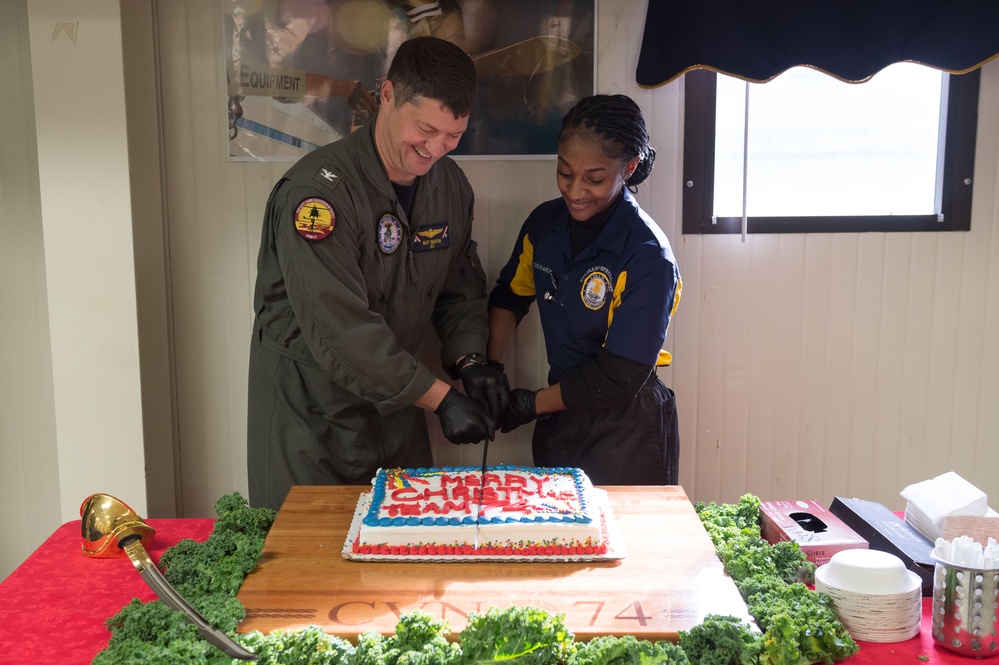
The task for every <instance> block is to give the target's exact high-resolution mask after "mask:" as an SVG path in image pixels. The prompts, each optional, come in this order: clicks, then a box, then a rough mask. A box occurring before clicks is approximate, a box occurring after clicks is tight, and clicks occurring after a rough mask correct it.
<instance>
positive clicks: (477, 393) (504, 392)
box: [458, 353, 510, 420]
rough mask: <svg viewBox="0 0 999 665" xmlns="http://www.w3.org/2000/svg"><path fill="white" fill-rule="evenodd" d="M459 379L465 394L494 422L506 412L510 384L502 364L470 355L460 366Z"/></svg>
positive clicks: (476, 355)
mask: <svg viewBox="0 0 999 665" xmlns="http://www.w3.org/2000/svg"><path fill="white" fill-rule="evenodd" d="M458 377H459V378H460V379H461V385H462V386H464V388H465V394H466V395H468V396H469V397H471V398H472V399H474V400H475V401H476V402H478V403H479V404H481V405H482V406H483V407H484V408H486V409H487V410H488V411H489V415H490V416H492V417H493V419H494V420H496V419H498V418H499V417H500V414H502V413H503V412H504V411H506V405H507V404H508V403H509V402H510V383H509V382H508V381H507V379H506V374H505V373H504V372H503V365H502V364H500V363H498V362H496V361H493V360H488V361H487V360H486V359H485V358H483V357H482V356H481V355H479V354H478V353H470V354H468V355H467V356H465V357H464V358H463V359H462V361H461V362H460V363H459V364H458Z"/></svg>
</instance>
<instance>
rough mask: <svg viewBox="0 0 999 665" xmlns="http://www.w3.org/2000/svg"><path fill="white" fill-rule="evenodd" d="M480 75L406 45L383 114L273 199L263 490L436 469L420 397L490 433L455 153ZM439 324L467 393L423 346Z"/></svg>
mask: <svg viewBox="0 0 999 665" xmlns="http://www.w3.org/2000/svg"><path fill="white" fill-rule="evenodd" d="M476 86H477V80H476V77H475V69H474V66H473V65H472V62H471V60H470V59H469V57H468V56H467V55H466V54H465V53H464V52H463V51H462V50H461V49H460V48H458V47H457V46H455V45H454V44H451V43H450V42H447V41H444V40H441V39H437V38H434V37H420V38H416V39H412V40H409V41H407V42H404V43H403V44H402V45H401V46H400V48H399V50H398V52H397V53H396V56H395V57H394V59H393V61H392V65H391V66H390V68H389V72H388V75H387V80H386V81H385V83H384V84H383V86H382V89H381V99H380V109H379V112H378V114H377V115H376V116H375V118H374V119H373V120H371V121H369V122H368V123H367V124H366V125H364V126H363V127H361V128H360V129H358V130H357V131H356V132H354V133H353V134H351V135H349V136H347V137H345V138H343V139H340V140H339V141H336V142H334V143H332V144H330V145H327V146H325V147H323V148H321V149H319V150H316V151H314V152H312V153H310V154H309V155H307V156H305V157H303V158H302V159H301V160H299V162H298V163H296V164H295V166H293V167H292V168H291V169H289V171H288V172H287V173H286V174H285V175H284V177H283V178H281V180H280V181H279V182H278V183H277V184H276V185H275V187H274V189H273V191H272V192H271V196H270V199H269V200H268V202H267V209H266V211H265V214H264V225H263V232H262V237H261V244H260V252H259V255H258V258H257V282H256V290H255V294H254V303H253V305H254V315H255V319H254V326H253V338H252V344H251V350H250V377H249V378H250V380H249V413H248V432H247V457H248V460H247V463H248V469H249V481H250V503H251V504H252V505H255V506H269V507H272V508H275V509H277V508H279V507H280V504H281V503H282V501H283V500H284V498H285V496H286V495H287V492H288V490H289V489H290V487H291V486H292V485H322V484H325V485H329V484H366V483H368V482H370V480H371V478H372V477H373V476H374V474H375V471H376V470H377V469H378V468H379V467H386V468H389V467H420V466H432V465H433V458H432V456H431V449H430V442H429V436H428V433H427V428H426V420H425V416H424V410H426V411H433V412H434V413H436V414H437V415H438V417H439V418H440V422H441V427H442V429H443V432H444V435H445V436H446V437H447V439H448V440H449V441H451V442H452V443H474V442H478V441H482V440H484V439H487V438H488V439H492V438H493V435H494V431H495V422H496V419H497V418H499V416H500V414H501V413H502V412H503V411H505V409H506V405H507V400H508V398H509V385H508V383H507V379H506V376H505V375H504V374H503V371H502V368H501V367H498V366H496V365H495V364H491V363H487V362H486V361H485V358H484V355H483V354H484V351H485V345H486V338H487V336H488V328H487V314H486V302H487V292H486V282H485V275H484V273H483V271H482V268H481V265H480V262H479V259H478V256H477V254H476V251H475V243H474V242H473V241H472V239H471V232H472V207H473V195H472V189H471V186H470V185H469V183H468V181H467V180H466V178H465V175H464V173H462V171H461V169H460V168H458V166H457V164H455V163H454V162H453V161H452V160H451V159H449V158H444V155H446V154H447V153H448V152H450V151H451V150H453V149H454V148H455V147H456V146H457V144H458V141H459V139H460V138H461V135H462V134H463V133H464V131H465V130H466V128H467V126H468V115H469V112H470V111H471V108H472V103H473V101H474V96H475V91H476ZM431 325H432V326H433V328H434V329H435V331H436V333H437V335H438V337H439V338H440V340H441V343H442V348H441V359H442V362H443V365H444V367H446V368H447V369H448V372H449V373H450V374H451V377H452V378H460V379H461V382H462V386H463V388H464V391H465V394H463V393H461V392H459V391H458V390H456V389H454V388H452V387H451V386H450V385H449V384H448V383H445V382H444V381H443V380H441V379H440V378H437V377H436V376H434V374H433V372H432V371H431V370H430V369H428V368H427V367H426V366H425V365H423V364H422V363H420V362H419V361H418V360H417V359H416V358H415V354H416V353H417V350H418V349H419V347H420V345H421V342H422V341H423V333H424V331H425V330H427V329H428V328H429V327H430V326H431Z"/></svg>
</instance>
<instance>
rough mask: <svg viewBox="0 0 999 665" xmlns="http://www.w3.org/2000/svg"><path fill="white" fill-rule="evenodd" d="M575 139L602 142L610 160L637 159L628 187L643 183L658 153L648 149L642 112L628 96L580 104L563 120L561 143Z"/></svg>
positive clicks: (600, 97) (604, 97)
mask: <svg viewBox="0 0 999 665" xmlns="http://www.w3.org/2000/svg"><path fill="white" fill-rule="evenodd" d="M573 135H576V136H579V137H581V138H587V137H591V136H595V137H597V138H599V139H600V143H601V146H602V148H603V151H604V154H605V155H607V157H609V158H610V159H623V160H624V161H628V160H630V159H633V158H635V157H638V158H639V160H638V166H637V167H636V168H635V172H634V173H632V174H631V177H629V178H628V179H627V180H626V181H625V184H626V185H627V186H628V187H634V186H635V185H638V184H640V183H642V182H644V181H645V179H646V178H648V177H649V173H651V172H652V165H653V164H654V163H655V161H656V150H655V148H653V147H652V146H650V145H649V132H648V130H646V128H645V118H643V117H642V111H641V109H639V108H638V104H636V103H635V102H634V100H632V99H631V97H628V96H627V95H593V96H591V97H584V98H583V99H581V100H579V102H577V103H576V105H575V106H573V107H572V108H571V109H569V112H568V113H566V114H565V117H564V118H562V131H561V132H559V135H558V142H559V143H562V142H563V141H565V140H566V139H568V138H569V137H570V136H573Z"/></svg>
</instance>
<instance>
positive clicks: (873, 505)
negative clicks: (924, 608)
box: [829, 496, 935, 596]
mask: <svg viewBox="0 0 999 665" xmlns="http://www.w3.org/2000/svg"><path fill="white" fill-rule="evenodd" d="M829 512H831V513H832V514H833V515H835V516H836V517H838V518H840V519H841V520H843V522H844V523H846V525H847V526H849V527H850V528H851V529H853V530H854V531H856V532H857V533H859V534H860V536H861V537H862V538H864V539H865V540H866V541H867V543H868V546H869V547H870V549H872V550H880V551H882V552H888V553H889V554H894V555H895V556H897V557H898V558H900V559H901V560H902V561H903V562H904V563H905V567H906V568H908V569H909V570H911V571H913V572H914V573H916V574H917V575H919V577H920V579H921V580H922V581H923V596H932V595H933V568H934V565H935V563H934V561H933V557H932V556H931V552H932V551H933V543H932V542H930V540H929V539H928V538H927V537H926V536H924V535H923V534H921V533H919V532H918V531H916V530H915V529H913V528H912V527H911V526H909V525H908V524H906V523H905V520H903V519H902V518H901V517H899V516H898V515H896V514H895V513H893V512H892V511H890V510H888V508H887V507H886V506H884V505H883V504H880V503H878V502H876V501H864V500H863V499H847V498H844V497H841V496H837V497H835V498H834V499H833V502H832V505H831V506H829Z"/></svg>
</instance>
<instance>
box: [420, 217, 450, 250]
mask: <svg viewBox="0 0 999 665" xmlns="http://www.w3.org/2000/svg"><path fill="white" fill-rule="evenodd" d="M450 246H451V236H449V235H448V228H447V222H440V223H439V224H427V225H426V226H421V227H420V228H418V229H416V233H415V234H414V235H413V251H414V252H429V251H430V250H432V249H444V248H445V247H450Z"/></svg>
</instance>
